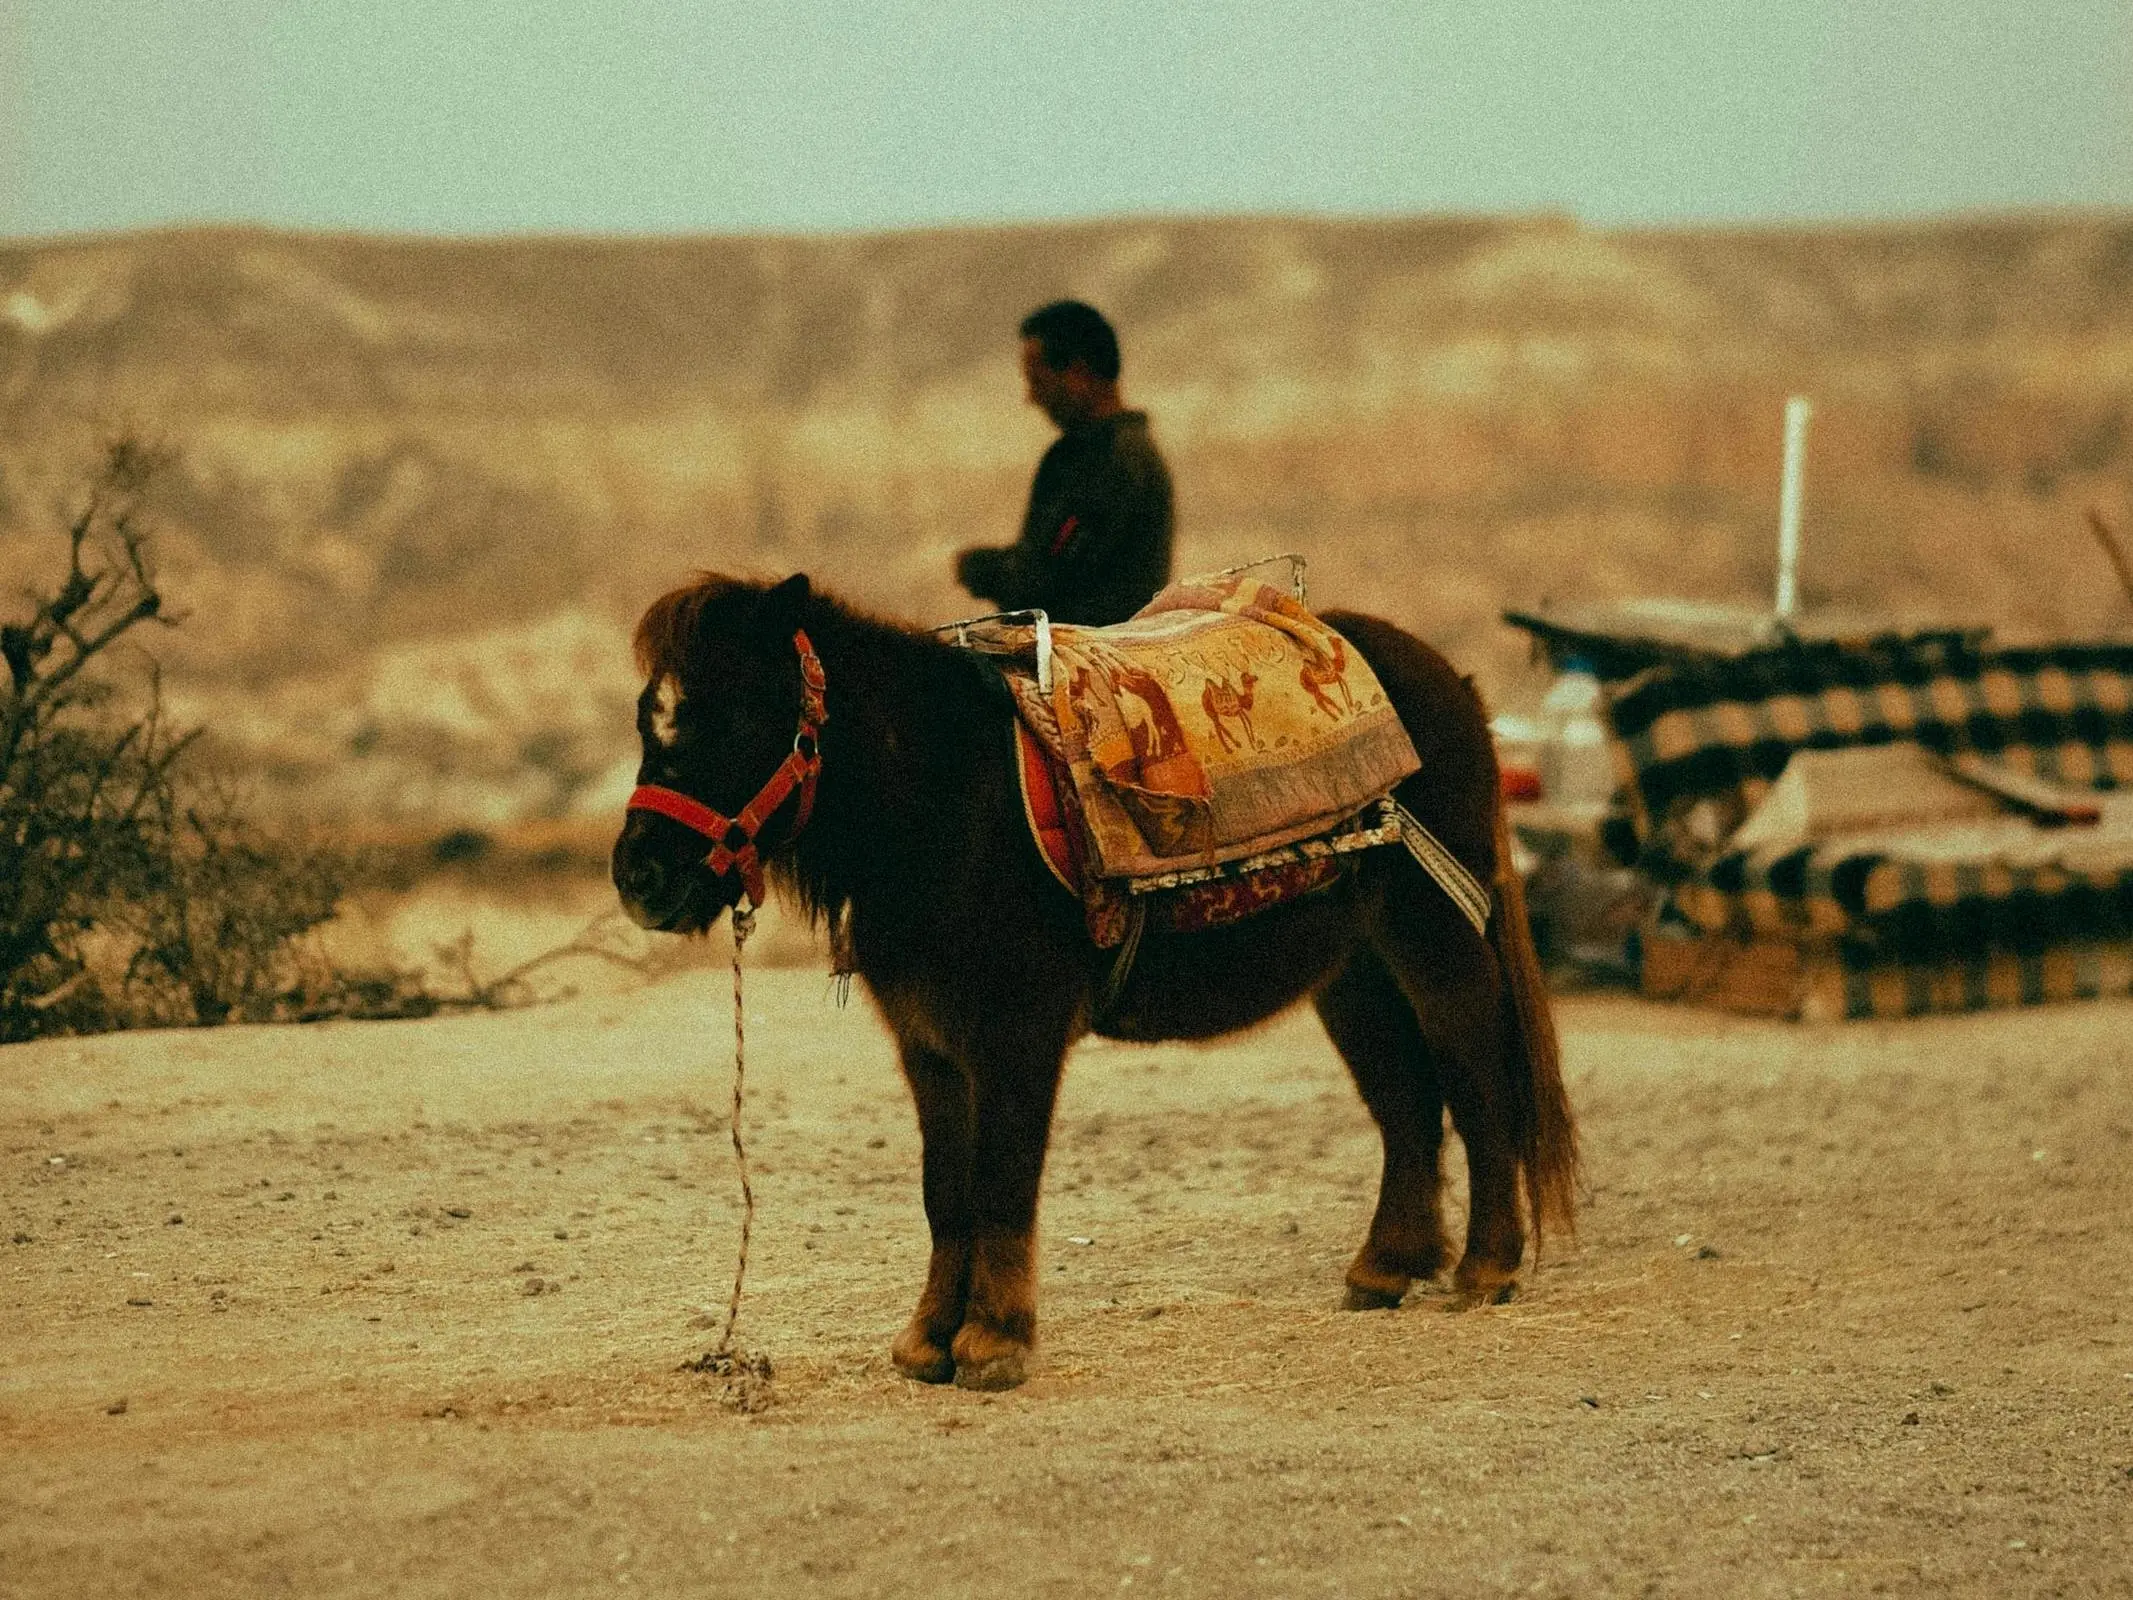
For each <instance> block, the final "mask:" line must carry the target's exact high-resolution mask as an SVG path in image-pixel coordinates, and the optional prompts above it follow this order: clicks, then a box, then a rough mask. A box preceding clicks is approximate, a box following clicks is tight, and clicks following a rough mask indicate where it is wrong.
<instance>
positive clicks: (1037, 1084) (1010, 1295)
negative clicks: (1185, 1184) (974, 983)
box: [952, 1049, 1063, 1389]
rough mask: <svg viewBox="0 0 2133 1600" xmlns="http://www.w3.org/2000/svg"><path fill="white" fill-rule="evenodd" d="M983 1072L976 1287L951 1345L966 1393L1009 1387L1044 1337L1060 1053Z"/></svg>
mask: <svg viewBox="0 0 2133 1600" xmlns="http://www.w3.org/2000/svg"><path fill="white" fill-rule="evenodd" d="M1042 1054H1043V1053H1042V1052H1039V1053H1033V1054H1031V1055H1024V1056H1022V1057H1021V1058H1020V1060H1019V1061H1017V1062H1016V1063H1015V1064H1014V1065H1013V1066H1002V1065H1001V1064H999V1063H998V1062H994V1063H990V1064H988V1066H987V1067H986V1068H983V1069H981V1070H980V1071H979V1073H978V1074H977V1081H976V1088H977V1126H976V1130H975V1148H974V1150H973V1160H972V1164H971V1188H970V1206H971V1223H972V1229H971V1241H970V1293H969V1299H968V1301H967V1303H966V1304H965V1306H964V1310H963V1326H962V1328H961V1329H960V1330H959V1331H958V1332H957V1334H956V1336H955V1343H954V1345H953V1347H952V1349H953V1353H954V1356H955V1381H956V1383H957V1384H958V1385H959V1386H961V1387H963V1388H966V1389H1012V1388H1014V1387H1015V1386H1016V1385H1017V1384H1019V1383H1020V1382H1021V1381H1022V1380H1023V1379H1024V1378H1025V1377H1027V1376H1028V1375H1029V1357H1030V1351H1031V1349H1032V1347H1033V1346H1034V1345H1035V1344H1036V1340H1037V1237H1036V1235H1037V1190H1038V1186H1039V1184H1040V1183H1041V1182H1042V1181H1043V1178H1044V1149H1045V1144H1046V1142H1047V1140H1048V1139H1049V1138H1050V1136H1051V1129H1052V1103H1053V1100H1054V1099H1055V1097H1056V1096H1057V1094H1058V1090H1059V1069H1060V1060H1061V1056H1062V1055H1063V1049H1062V1050H1054V1051H1051V1052H1049V1059H1048V1060H1045V1059H1040V1056H1041V1055H1042Z"/></svg>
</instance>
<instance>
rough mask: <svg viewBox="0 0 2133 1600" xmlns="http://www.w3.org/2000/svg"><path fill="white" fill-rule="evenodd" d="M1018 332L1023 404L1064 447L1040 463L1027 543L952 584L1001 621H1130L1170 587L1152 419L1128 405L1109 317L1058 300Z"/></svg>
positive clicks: (975, 561)
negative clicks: (1027, 612) (995, 611)
mask: <svg viewBox="0 0 2133 1600" xmlns="http://www.w3.org/2000/svg"><path fill="white" fill-rule="evenodd" d="M1020 332H1021V335H1022V378H1023V382H1024V384H1025V385H1026V390H1027V398H1028V400H1029V403H1030V404H1031V405H1034V406H1036V407H1038V408H1039V409H1040V410H1042V411H1043V412H1044V414H1045V415H1046V416H1047V417H1049V418H1051V420H1052V422H1053V424H1054V425H1055V426H1056V427H1057V428H1058V429H1059V437H1058V439H1057V440H1055V441H1054V442H1053V444H1052V447H1051V448H1050V449H1049V450H1047V451H1045V453H1044V459H1043V460H1042V461H1040V462H1039V463H1038V464H1037V476H1036V479H1035V481H1034V482H1033V483H1031V485H1030V491H1029V509H1028V510H1027V511H1026V512H1025V513H1024V514H1023V518H1022V536H1021V538H1019V539H1017V540H1016V541H1015V543H1013V544H1011V545H1008V546H1006V547H1004V548H1003V547H999V546H991V545H987V546H981V547H979V548H977V549H971V550H965V551H963V552H962V553H961V554H960V555H958V556H957V557H956V563H955V575H956V578H957V580H958V581H959V582H960V583H961V584H962V585H963V587H964V588H965V589H968V590H969V591H970V592H971V593H972V594H973V595H975V596H977V597H978V598H979V599H980V600H989V601H991V602H992V603H993V604H994V605H996V606H998V607H1000V609H1001V610H1003V611H1020V610H1024V609H1029V608H1037V609H1041V610H1043V611H1045V612H1046V613H1048V614H1049V615H1050V617H1051V619H1052V621H1054V622H1070V623H1080V624H1083V625H1085V626H1089V627H1101V626H1104V625H1106V624H1109V623H1113V622H1123V621H1125V620H1126V618H1128V617H1130V616H1132V615H1133V614H1134V613H1135V612H1136V611H1138V610H1140V608H1141V607H1142V606H1144V605H1146V604H1147V603H1148V601H1149V599H1150V598H1151V597H1152V596H1153V595H1154V594H1155V592H1156V590H1158V589H1160V588H1162V587H1163V585H1164V584H1166V583H1168V582H1169V581H1170V578H1171V559H1172V553H1171V541H1172V527H1171V493H1170V469H1169V468H1168V467H1166V466H1165V465H1164V464H1163V457H1162V455H1161V453H1160V452H1159V451H1158V450H1157V449H1156V447H1155V440H1154V438H1153V437H1152V436H1151V435H1150V434H1149V431H1148V413H1147V412H1145V411H1133V410H1128V409H1127V408H1126V405H1125V402H1124V400H1123V399H1122V398H1121V397H1120V394H1119V386H1118V374H1119V355H1118V335H1117V334H1116V333H1114V332H1113V331H1112V328H1111V324H1110V323H1109V322H1107V321H1105V320H1104V316H1103V314H1102V313H1101V312H1099V311H1098V310H1096V309H1095V307H1093V306H1089V305H1084V304H1083V303H1082V302H1081V301H1079V300H1057V301H1054V302H1053V303H1052V304H1050V305H1047V306H1042V307H1040V308H1039V309H1037V310H1035V311H1032V312H1031V313H1030V314H1029V315H1028V316H1027V317H1024V318H1023V319H1022V325H1021V329H1020Z"/></svg>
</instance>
